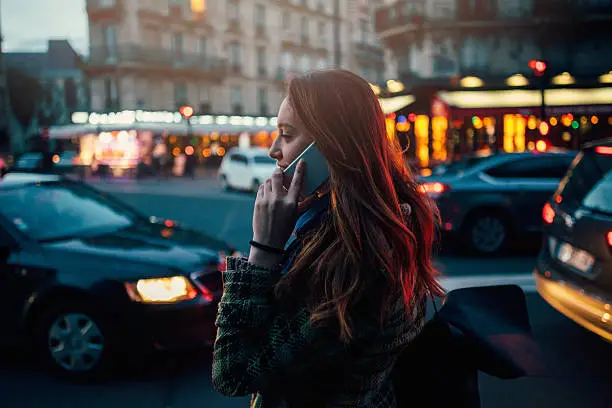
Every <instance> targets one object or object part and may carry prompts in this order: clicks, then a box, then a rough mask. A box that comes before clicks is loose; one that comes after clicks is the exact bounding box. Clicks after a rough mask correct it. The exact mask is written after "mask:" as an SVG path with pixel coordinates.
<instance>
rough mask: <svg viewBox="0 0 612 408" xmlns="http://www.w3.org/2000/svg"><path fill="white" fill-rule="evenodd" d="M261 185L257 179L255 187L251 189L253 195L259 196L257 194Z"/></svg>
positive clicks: (254, 183)
mask: <svg viewBox="0 0 612 408" xmlns="http://www.w3.org/2000/svg"><path fill="white" fill-rule="evenodd" d="M260 185H261V182H260V181H259V180H257V179H255V180H253V185H252V187H251V191H252V192H253V194H257V192H258V191H259V186H260Z"/></svg>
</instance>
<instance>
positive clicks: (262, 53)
mask: <svg viewBox="0 0 612 408" xmlns="http://www.w3.org/2000/svg"><path fill="white" fill-rule="evenodd" d="M257 74H258V75H259V76H266V49H265V48H264V47H257Z"/></svg>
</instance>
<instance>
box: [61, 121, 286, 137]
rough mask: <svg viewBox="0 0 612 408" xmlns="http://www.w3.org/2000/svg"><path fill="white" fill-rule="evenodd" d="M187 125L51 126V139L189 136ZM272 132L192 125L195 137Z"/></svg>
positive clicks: (246, 127)
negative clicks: (140, 134) (125, 134)
mask: <svg viewBox="0 0 612 408" xmlns="http://www.w3.org/2000/svg"><path fill="white" fill-rule="evenodd" d="M187 129H188V128H187V125H186V124H185V123H163V124H162V123H134V124H130V125H127V124H126V125H122V124H100V125H92V124H76V125H64V126H51V127H50V128H49V137H50V138H51V139H71V138H73V137H77V136H80V135H85V134H88V133H98V132H112V131H120V130H138V131H146V130H149V131H152V132H155V133H162V132H165V131H167V132H169V133H172V134H177V135H186V134H187ZM262 130H263V131H268V132H272V131H274V130H276V127H274V126H271V125H269V124H268V125H266V126H245V125H231V124H226V125H217V124H206V125H204V124H199V123H198V124H192V125H191V131H192V132H193V134H195V135H199V134H202V133H211V132H218V133H233V134H239V133H243V132H248V133H257V132H260V131H262Z"/></svg>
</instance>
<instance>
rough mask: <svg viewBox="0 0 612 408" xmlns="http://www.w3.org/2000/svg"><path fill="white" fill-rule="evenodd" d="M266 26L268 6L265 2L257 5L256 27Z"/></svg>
mask: <svg viewBox="0 0 612 408" xmlns="http://www.w3.org/2000/svg"><path fill="white" fill-rule="evenodd" d="M265 26H266V8H265V7H264V5H263V4H256V5H255V27H258V28H260V27H265Z"/></svg>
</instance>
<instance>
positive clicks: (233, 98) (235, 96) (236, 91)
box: [230, 86, 242, 115]
mask: <svg viewBox="0 0 612 408" xmlns="http://www.w3.org/2000/svg"><path fill="white" fill-rule="evenodd" d="M230 103H231V104H232V107H231V108H232V112H233V113H234V114H236V115H240V114H242V90H241V89H240V87H239V86H234V87H232V89H231V90H230Z"/></svg>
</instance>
